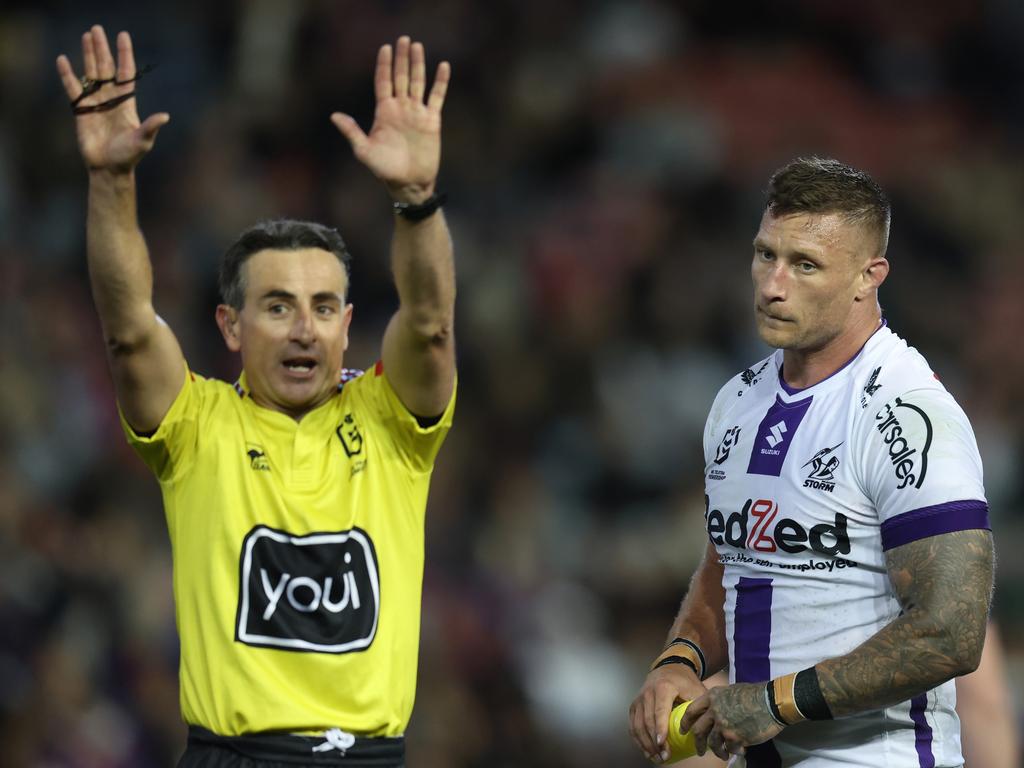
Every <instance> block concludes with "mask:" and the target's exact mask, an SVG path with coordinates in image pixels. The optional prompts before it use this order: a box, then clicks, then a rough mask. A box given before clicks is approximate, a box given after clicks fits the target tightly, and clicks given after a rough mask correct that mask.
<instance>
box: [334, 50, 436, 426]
mask: <svg viewBox="0 0 1024 768" xmlns="http://www.w3.org/2000/svg"><path fill="white" fill-rule="evenodd" d="M450 75H451V66H450V65H449V64H448V62H446V61H442V62H441V63H440V64H439V65H438V67H437V71H436V72H435V74H434V82H433V85H432V87H431V89H430V91H429V93H428V92H427V90H426V85H427V83H426V62H425V53H424V50H423V44H422V43H418V42H416V43H414V42H412V41H411V40H410V39H409V38H408V37H406V36H403V37H400V38H399V39H398V41H397V43H396V45H395V47H394V49H392V47H391V46H390V45H384V46H381V48H380V50H379V51H378V54H377V66H376V71H375V73H374V91H375V94H376V98H377V105H376V110H375V112H374V118H373V126H372V127H371V128H370V132H369V133H368V134H367V133H364V132H363V131H362V129H360V128H359V126H358V125H357V124H356V122H355V120H353V119H352V117H350V116H349V115H346V114H343V113H341V112H335V113H334V114H333V115H331V120H332V122H333V123H334V125H335V126H336V127H337V128H338V130H339V131H340V132H341V133H342V135H344V136H345V138H346V139H348V141H349V143H350V144H351V145H352V151H353V152H354V153H355V156H356V157H357V158H358V159H359V161H360V162H362V163H363V164H364V165H365V166H366V167H367V168H369V169H370V171H371V172H372V173H373V174H374V175H375V176H376V177H377V178H378V179H380V180H381V181H382V182H384V184H385V185H386V187H387V189H388V192H389V193H390V194H391V197H392V200H393V202H394V210H395V231H394V237H393V239H392V242H391V268H392V272H393V273H394V277H395V287H396V289H397V290H398V298H399V308H398V311H397V312H396V313H395V315H394V316H393V317H392V319H391V322H390V323H389V324H388V328H387V331H386V332H385V334H384V346H383V351H382V359H383V362H384V372H385V375H386V376H387V377H388V380H389V381H390V382H391V385H392V386H393V387H394V389H395V392H396V394H397V395H398V397H399V399H400V400H401V401H402V403H403V404H404V405H405V407H406V408H408V409H409V411H410V412H412V413H413V414H415V415H417V416H421V417H435V416H439V415H441V414H442V413H443V412H444V409H445V407H446V406H447V405H448V402H449V400H451V396H452V390H453V387H454V385H455V336H454V333H455V331H454V320H455V265H454V259H453V255H452V241H451V236H450V234H449V232H448V225H447V223H446V222H445V218H444V213H443V212H442V211H441V210H440V209H441V205H442V203H443V202H444V196H443V195H440V194H438V191H437V188H436V184H437V174H438V170H439V169H440V163H441V108H442V107H443V105H444V98H445V93H446V92H447V89H448V80H449V77H450Z"/></svg>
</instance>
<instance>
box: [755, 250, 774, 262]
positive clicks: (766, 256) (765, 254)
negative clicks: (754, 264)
mask: <svg viewBox="0 0 1024 768" xmlns="http://www.w3.org/2000/svg"><path fill="white" fill-rule="evenodd" d="M754 253H755V254H756V255H757V258H759V259H760V260H761V261H772V260H773V259H774V258H775V254H774V253H772V252H771V251H768V250H765V249H764V248H755V249H754Z"/></svg>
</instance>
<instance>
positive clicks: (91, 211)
mask: <svg viewBox="0 0 1024 768" xmlns="http://www.w3.org/2000/svg"><path fill="white" fill-rule="evenodd" d="M86 251H87V255H88V263H89V279H90V282H91V284H92V294H93V299H94V301H95V303H96V309H97V311H98V312H99V316H100V322H101V323H102V325H103V332H104V336H105V338H106V341H107V344H108V345H109V346H110V348H111V349H112V350H113V351H115V352H116V351H118V350H121V349H124V348H131V347H132V346H134V345H135V344H137V343H138V342H139V340H140V339H141V338H142V337H144V336H145V334H146V333H147V332H148V329H149V328H151V327H152V324H153V323H155V321H156V315H155V314H154V313H153V309H152V296H153V273H152V267H151V265H150V261H149V253H148V251H147V249H146V242H145V240H144V239H143V236H142V231H141V230H140V229H139V225H138V219H137V215H136V201H135V176H134V174H133V173H128V174H114V173H108V172H93V173H90V175H89V208H88V215H87V220H86Z"/></svg>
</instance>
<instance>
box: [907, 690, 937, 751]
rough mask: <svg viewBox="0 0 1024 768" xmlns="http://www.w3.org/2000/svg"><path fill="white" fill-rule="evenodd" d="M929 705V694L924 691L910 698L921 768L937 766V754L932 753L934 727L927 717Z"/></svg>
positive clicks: (911, 715) (915, 740)
mask: <svg viewBox="0 0 1024 768" xmlns="http://www.w3.org/2000/svg"><path fill="white" fill-rule="evenodd" d="M927 707H928V694H927V693H922V694H921V695H920V696H915V697H914V698H912V699H911V700H910V719H911V720H913V721H914V746H915V747H917V764H918V765H919V766H920V768H935V755H934V754H932V727H931V726H930V725H928V720H926V719H925V716H924V711H925V709H927Z"/></svg>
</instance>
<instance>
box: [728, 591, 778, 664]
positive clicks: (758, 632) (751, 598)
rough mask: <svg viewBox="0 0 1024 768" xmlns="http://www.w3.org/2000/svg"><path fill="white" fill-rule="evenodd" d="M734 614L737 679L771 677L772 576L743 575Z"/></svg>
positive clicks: (734, 652)
mask: <svg viewBox="0 0 1024 768" xmlns="http://www.w3.org/2000/svg"><path fill="white" fill-rule="evenodd" d="M733 618H734V625H733V635H732V647H733V655H734V656H735V662H734V666H735V668H736V682H737V683H758V682H762V681H764V680H771V677H772V670H771V664H770V662H769V658H768V657H769V654H770V653H771V643H772V580H771V579H752V578H748V577H746V576H740V580H739V582H738V583H737V584H736V610H735V613H734V614H733Z"/></svg>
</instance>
